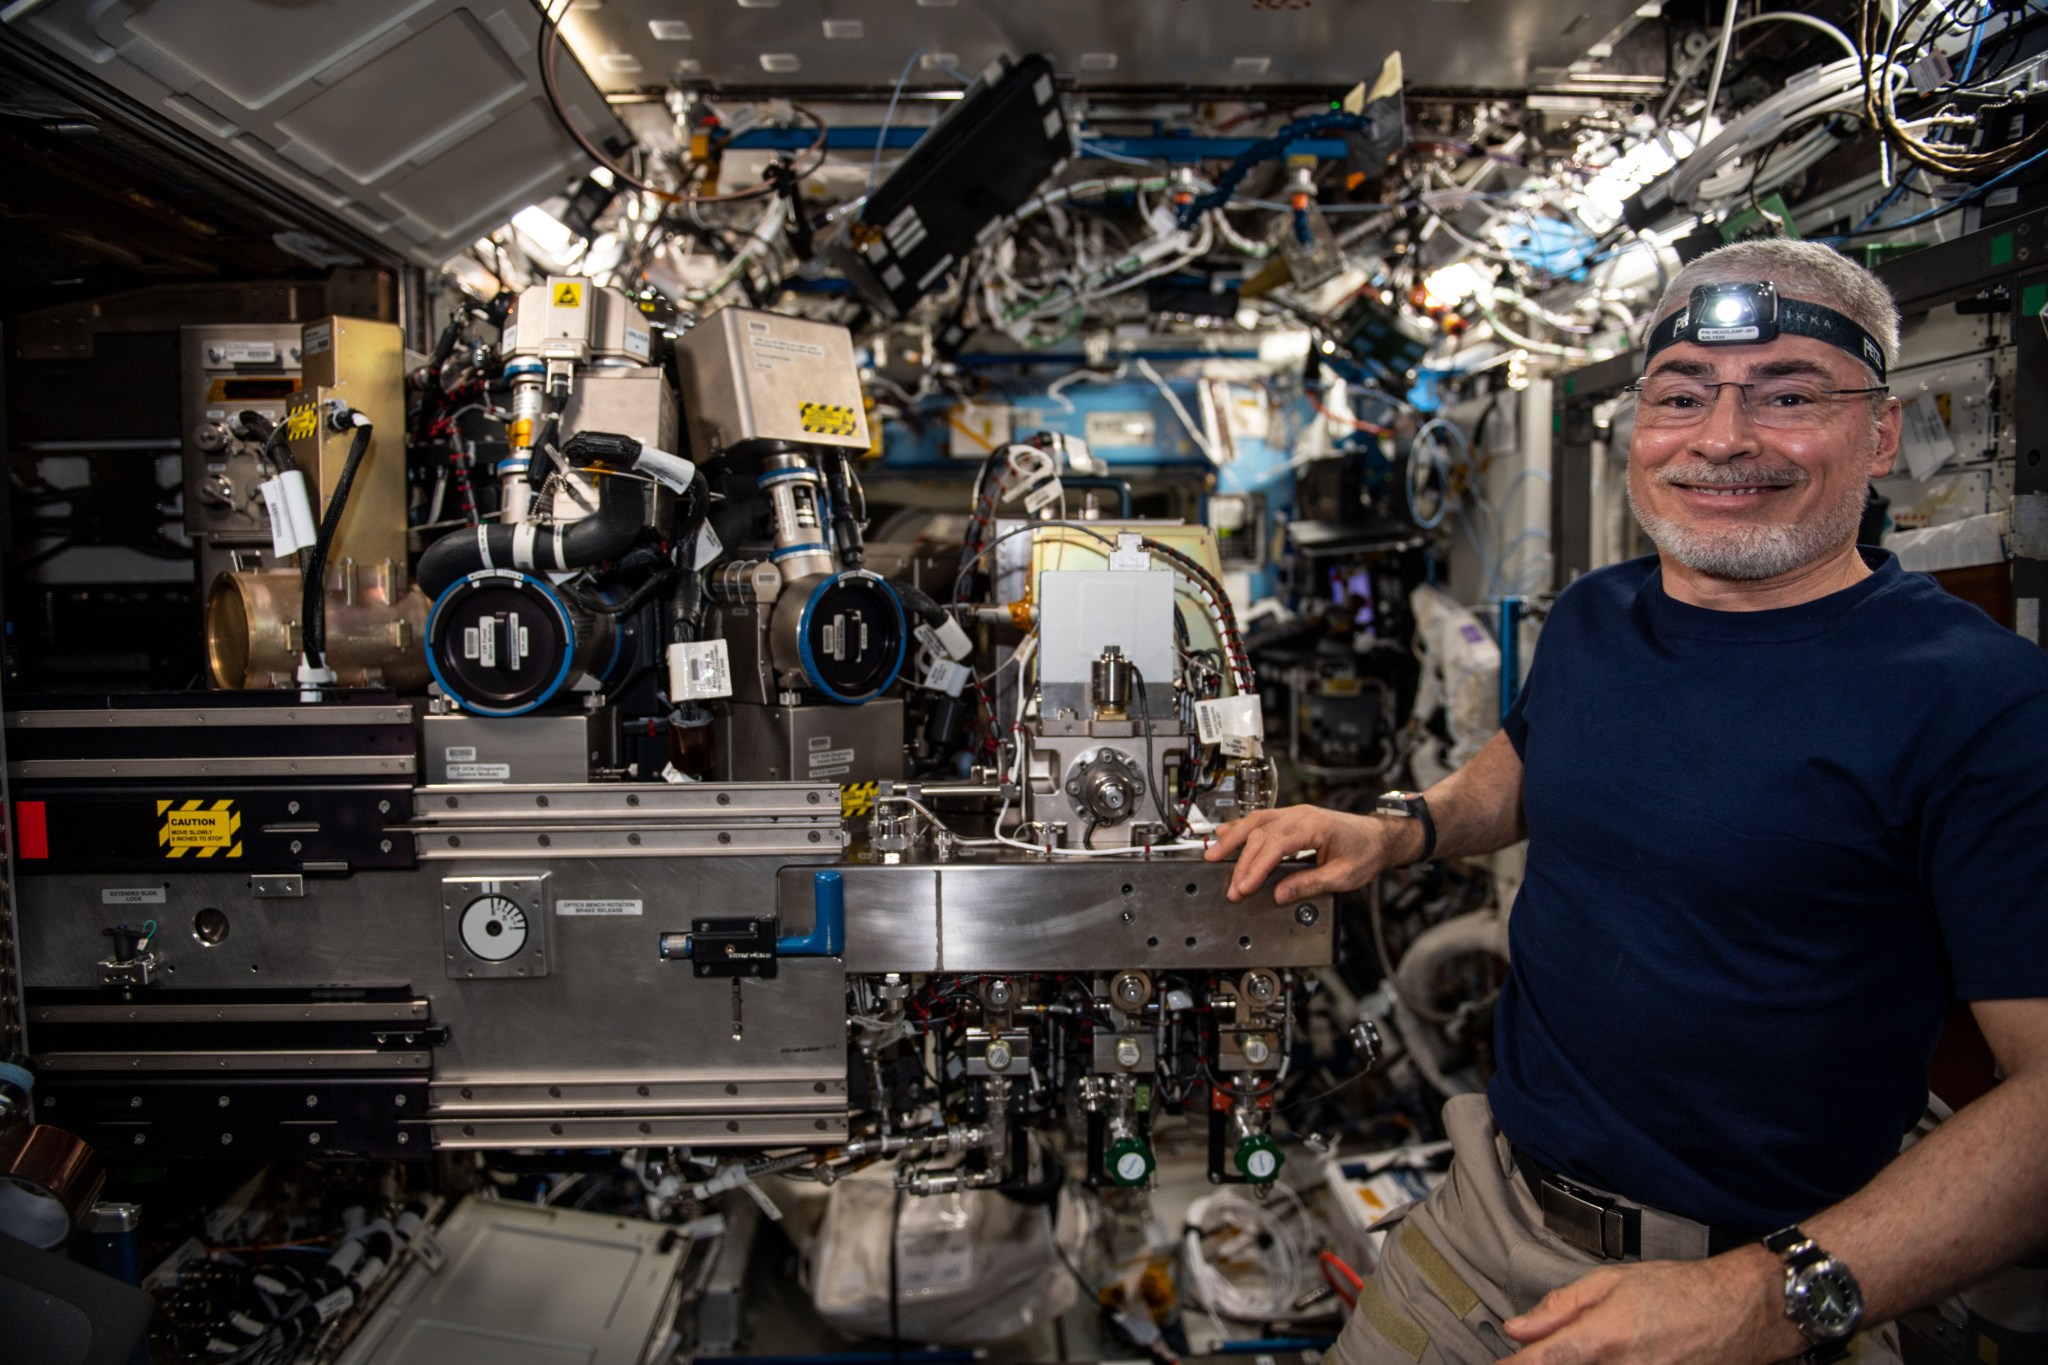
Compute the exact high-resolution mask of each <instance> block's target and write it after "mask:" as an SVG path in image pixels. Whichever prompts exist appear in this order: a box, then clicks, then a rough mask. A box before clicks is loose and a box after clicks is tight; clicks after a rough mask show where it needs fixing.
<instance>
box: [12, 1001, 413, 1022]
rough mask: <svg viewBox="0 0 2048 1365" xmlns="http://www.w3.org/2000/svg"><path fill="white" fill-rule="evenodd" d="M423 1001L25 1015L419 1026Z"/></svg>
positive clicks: (99, 1008)
mask: <svg viewBox="0 0 2048 1365" xmlns="http://www.w3.org/2000/svg"><path fill="white" fill-rule="evenodd" d="M428 1006H429V1002H428V1001H425V1000H379V1001H361V1000H311V1001H305V1002H302V1003H297V1004H288V1003H285V1002H282V1001H272V1002H267V1003H264V1004H260V1005H237V1004H219V1005H180V1004H174V1003H170V1002H166V1001H155V1000H152V1001H148V1002H141V1001H138V1002H137V1003H135V1004H132V1005H40V1006H38V1007H36V1008H35V1009H32V1010H30V1011H29V1014H28V1017H29V1019H30V1020H31V1021H33V1022H35V1023H38V1024H136V1023H163V1024H208V1023H268V1024H290V1023H319V1024H330V1023H331V1024H340V1023H354V1022H370V1023H375V1022H378V1021H380V1020H383V1021H390V1022H395V1023H425V1022H426V1019H427V1012H428Z"/></svg>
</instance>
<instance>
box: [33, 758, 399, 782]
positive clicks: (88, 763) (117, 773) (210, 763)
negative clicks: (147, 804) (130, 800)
mask: <svg viewBox="0 0 2048 1365" xmlns="http://www.w3.org/2000/svg"><path fill="white" fill-rule="evenodd" d="M418 767H419V763H418V760H416V759H415V758H413V756H412V755H411V754H384V755H377V754H347V755H334V754H320V755H302V756H300V757H297V758H121V759H109V758H30V759H23V760H22V761H21V762H19V763H9V764H8V765H7V772H8V775H9V776H11V777H35V778H47V779H49V780H51V781H60V780H66V779H70V780H82V779H88V778H102V777H127V778H140V777H410V776H411V775H412V774H413V773H414V772H415V771H417V770H418Z"/></svg>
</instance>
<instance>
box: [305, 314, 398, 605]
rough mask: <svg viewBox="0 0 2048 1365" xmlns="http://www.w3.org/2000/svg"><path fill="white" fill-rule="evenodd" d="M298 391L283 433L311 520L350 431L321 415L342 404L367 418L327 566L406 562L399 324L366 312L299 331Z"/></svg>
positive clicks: (335, 475)
mask: <svg viewBox="0 0 2048 1365" xmlns="http://www.w3.org/2000/svg"><path fill="white" fill-rule="evenodd" d="M299 350H300V356H301V360H300V364H301V367H302V368H301V371H300V380H299V382H300V391H299V393H298V394H297V395H296V396H295V397H294V398H293V400H292V406H291V409H290V415H289V416H288V417H287V418H286V421H287V423H288V427H287V431H286V438H287V440H288V441H289V442H290V446H291V453H292V459H293V460H295V461H296V462H297V463H298V466H299V468H300V469H301V470H303V471H304V472H305V475H306V487H307V490H308V491H309V492H310V493H311V494H312V495H313V515H314V517H315V519H316V520H318V519H322V518H324V517H325V516H326V515H327V502H328V499H329V498H331V497H332V496H333V495H334V485H335V484H336V483H337V482H339V481H340V479H341V470H342V466H343V465H344V464H345V463H346V462H347V460H348V447H349V442H350V441H351V440H352V439H354V435H355V433H354V432H353V431H352V430H340V431H337V430H335V429H334V427H333V425H332V423H330V422H329V421H328V420H327V418H328V414H329V413H330V412H331V411H332V410H333V405H334V404H336V403H345V404H347V405H348V406H349V407H352V408H354V409H355V410H356V411H358V412H360V413H362V414H363V415H364V416H365V417H367V418H369V419H370V431H371V434H370V448H369V450H368V451H367V452H366V453H365V454H364V456H363V462H362V464H361V466H360V467H358V468H357V470H356V477H355V482H354V484H353V485H352V486H351V487H350V489H349V495H348V506H347V507H346V508H345V509H344V510H343V512H342V517H341V524H340V525H339V526H338V527H337V528H336V529H335V535H334V543H333V545H332V546H330V547H329V549H328V552H327V562H328V564H329V565H330V566H333V565H338V564H340V563H342V562H343V561H344V560H354V561H355V562H356V563H357V564H359V565H362V566H363V567H364V568H366V569H367V568H369V567H371V566H373V565H377V564H381V563H386V562H389V563H391V564H395V565H397V566H398V568H399V571H400V572H401V573H403V572H404V568H405V526H406V516H405V511H406V509H405V501H406V489H405V343H404V339H403V334H402V333H401V332H400V331H399V329H398V327H397V326H396V325H395V324H393V323H389V322H371V321H369V320H367V319H365V318H345V317H326V318H321V319H319V320H318V321H315V322H309V323H307V324H306V325H305V327H304V329H303V330H302V332H301V333H300V346H299Z"/></svg>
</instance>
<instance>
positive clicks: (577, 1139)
mask: <svg viewBox="0 0 2048 1365" xmlns="http://www.w3.org/2000/svg"><path fill="white" fill-rule="evenodd" d="M429 1126H430V1127H431V1128H432V1130H433V1133H434V1145H435V1146H436V1147H440V1148H447V1149H450V1150H455V1151H463V1150H470V1149H476V1148H489V1147H644V1146H647V1145H648V1144H650V1143H687V1144H689V1145H690V1146H692V1147H775V1146H783V1145H792V1146H793V1145H798V1144H808V1143H830V1142H836V1141H838V1140H840V1139H842V1138H844V1137H845V1136H846V1133H847V1126H846V1118H845V1116H844V1115H836V1116H833V1117H829V1118H828V1117H818V1118H806V1117H802V1116H792V1115H777V1114H769V1115H750V1116H749V1117H747V1118H743V1119H721V1118H715V1117H714V1118H677V1117H675V1116H673V1115H663V1114H649V1115H647V1116H646V1117H644V1118H632V1117H617V1118H609V1117H608V1118H573V1117H568V1116H564V1117H561V1118H554V1119H483V1118H479V1119H471V1120H450V1121H448V1122H445V1123H434V1124H431V1125H429Z"/></svg>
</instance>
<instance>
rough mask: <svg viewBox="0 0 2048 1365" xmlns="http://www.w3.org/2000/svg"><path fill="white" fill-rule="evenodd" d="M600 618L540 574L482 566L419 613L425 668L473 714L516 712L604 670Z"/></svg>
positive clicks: (607, 651) (607, 642) (609, 625)
mask: <svg viewBox="0 0 2048 1365" xmlns="http://www.w3.org/2000/svg"><path fill="white" fill-rule="evenodd" d="M619 644H620V642H619V635H618V632H617V630H616V629H615V628H614V625H613V622H612V620H611V618H610V617H608V616H601V615H597V614H595V613H592V612H586V611H584V610H582V609H581V608H579V607H576V606H573V605H571V604H570V603H569V602H568V601H567V600H565V599H564V598H563V597H562V596H561V594H559V593H557V592H556V591H555V590H554V589H553V588H552V587H550V586H549V585H548V583H547V581H546V580H545V579H541V578H536V577H534V576H533V575H531V574H526V573H521V572H519V571H518V570H517V569H484V570H481V571H479V572H477V573H473V574H470V575H468V576H467V577H465V578H461V579H458V580H457V581H456V582H455V583H453V584H451V585H450V586H449V587H448V589H447V590H446V591H445V592H443V593H442V594H441V596H440V597H439V598H438V599H436V600H435V602H434V609H433V611H432V612H431V613H430V614H429V615H428V617H427V667H428V668H429V669H430V670H431V671H432V672H433V675H434V681H435V682H437V683H439V684H440V685H441V690H442V691H443V692H446V693H447V694H448V696H449V698H450V700H452V701H454V702H455V704H456V705H458V706H460V707H461V708H462V709H463V710H465V711H471V712H474V713H475V714H477V715H480V716H519V715H524V714H525V713H527V712H528V711H531V710H534V709H535V708H536V707H540V706H545V705H546V704H547V703H548V702H549V701H551V700H553V699H554V698H556V697H558V696H560V695H562V694H563V693H564V692H565V691H567V690H568V689H569V688H570V687H572V686H574V685H575V683H576V680H577V679H578V678H579V677H581V676H582V675H583V674H585V673H588V672H591V671H593V670H605V671H608V670H609V663H610V656H611V655H612V654H615V653H617V652H618V649H619Z"/></svg>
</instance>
